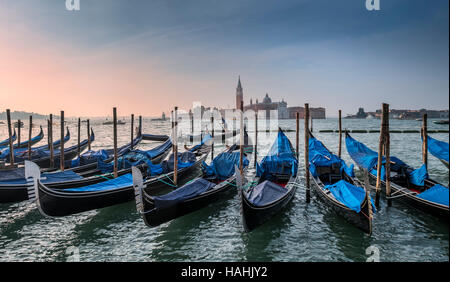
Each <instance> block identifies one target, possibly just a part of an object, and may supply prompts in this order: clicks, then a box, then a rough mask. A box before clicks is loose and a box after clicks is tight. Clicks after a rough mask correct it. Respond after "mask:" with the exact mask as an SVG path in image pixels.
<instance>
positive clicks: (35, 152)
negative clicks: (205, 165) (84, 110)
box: [0, 131, 70, 162]
mask: <svg viewBox="0 0 450 282" xmlns="http://www.w3.org/2000/svg"><path fill="white" fill-rule="evenodd" d="M69 139H70V132H69V131H67V134H66V136H65V137H64V142H67V141H69ZM60 144H61V139H59V140H57V141H55V142H53V146H54V147H56V146H59V145H60ZM58 152H59V151H58ZM56 154H57V152H56V150H55V155H56ZM49 155H50V151H49V149H48V144H47V145H42V146H39V147H34V148H31V157H32V159H36V158H41V157H46V156H49ZM0 159H5V160H6V161H7V162H9V148H7V149H5V150H3V151H2V152H1V154H0ZM14 160H15V161H16V162H23V161H24V160H28V148H17V149H14Z"/></svg>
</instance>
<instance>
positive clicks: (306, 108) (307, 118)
mask: <svg viewBox="0 0 450 282" xmlns="http://www.w3.org/2000/svg"><path fill="white" fill-rule="evenodd" d="M308 127H309V104H308V103H306V104H305V172H306V173H305V174H306V175H305V177H306V202H307V203H309V202H310V201H311V196H310V193H311V191H310V189H311V187H310V186H311V185H310V175H309V128H308Z"/></svg>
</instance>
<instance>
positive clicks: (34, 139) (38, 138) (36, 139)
mask: <svg viewBox="0 0 450 282" xmlns="http://www.w3.org/2000/svg"><path fill="white" fill-rule="evenodd" d="M40 128H41V130H40V132H39V134H38V135H36V136H34V137H32V138H31V139H30V140H27V141H23V142H20V144H14V149H18V148H28V144H30V146H33V145H34V144H36V143H37V142H39V141H41V140H42V138H44V131H42V126H41V127H40Z"/></svg>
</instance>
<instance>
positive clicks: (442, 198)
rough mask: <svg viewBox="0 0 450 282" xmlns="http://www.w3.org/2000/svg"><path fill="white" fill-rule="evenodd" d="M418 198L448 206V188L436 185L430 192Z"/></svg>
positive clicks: (421, 194)
mask: <svg viewBox="0 0 450 282" xmlns="http://www.w3.org/2000/svg"><path fill="white" fill-rule="evenodd" d="M417 197H419V198H421V199H424V200H428V201H430V202H434V203H438V204H441V205H445V206H448V188H447V187H444V186H442V185H440V184H436V185H434V186H433V187H431V188H429V189H428V190H426V191H424V192H422V193H420V194H419V195H417Z"/></svg>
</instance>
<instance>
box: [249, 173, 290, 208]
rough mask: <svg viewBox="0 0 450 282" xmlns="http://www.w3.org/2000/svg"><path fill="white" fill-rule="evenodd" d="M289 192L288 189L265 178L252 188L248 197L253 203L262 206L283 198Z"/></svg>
mask: <svg viewBox="0 0 450 282" xmlns="http://www.w3.org/2000/svg"><path fill="white" fill-rule="evenodd" d="M287 192H288V189H286V188H284V187H281V186H280V185H278V184H275V183H273V182H271V181H268V180H265V181H263V182H262V183H260V184H258V185H256V186H255V187H253V188H252V189H251V190H250V192H249V194H248V195H247V199H248V201H249V202H250V203H252V204H253V205H255V206H257V207H261V206H264V205H267V204H269V203H271V202H274V201H276V200H278V199H280V198H282V197H283V196H284V195H286V193H287Z"/></svg>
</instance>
